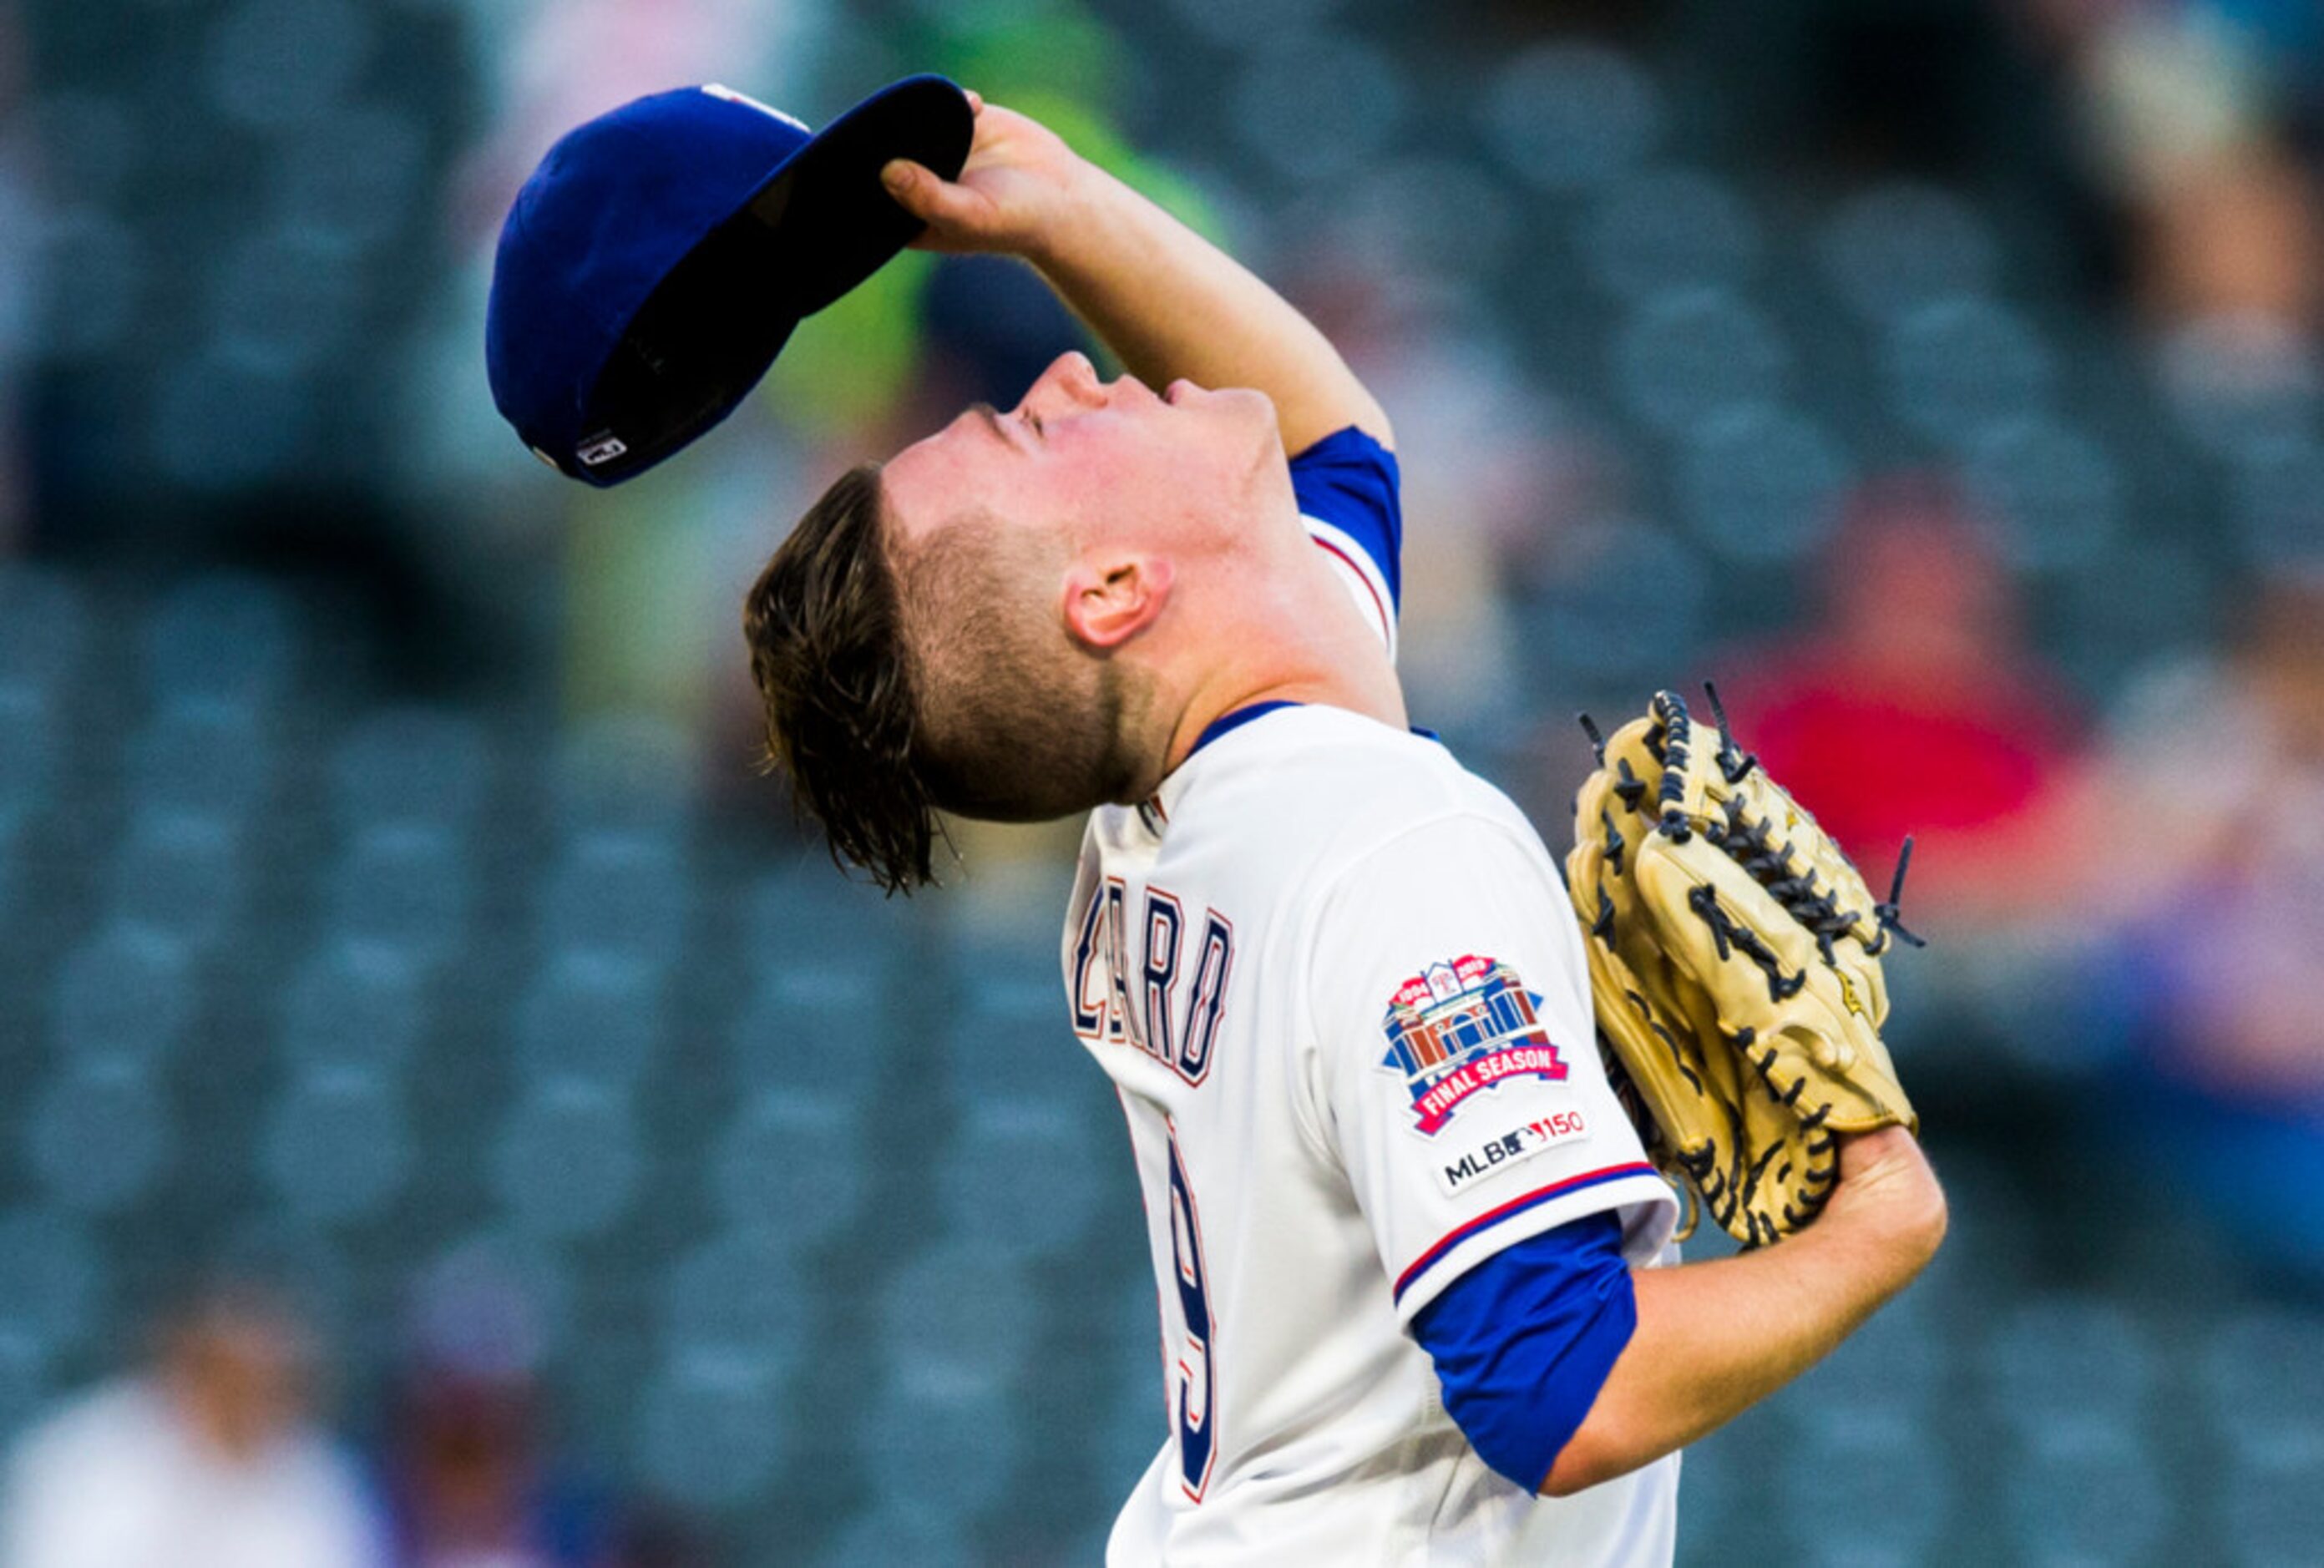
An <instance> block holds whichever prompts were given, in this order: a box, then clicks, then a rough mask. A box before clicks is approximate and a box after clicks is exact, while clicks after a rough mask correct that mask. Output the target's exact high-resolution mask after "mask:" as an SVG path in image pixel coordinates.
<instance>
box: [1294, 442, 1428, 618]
mask: <svg viewBox="0 0 2324 1568" xmlns="http://www.w3.org/2000/svg"><path fill="white" fill-rule="evenodd" d="M1402 488H1403V475H1402V474H1401V473H1400V472H1399V471H1398V469H1397V464H1396V454H1395V453H1393V452H1391V451H1389V450H1388V448H1387V447H1383V446H1381V445H1380V444H1379V442H1378V441H1376V440H1374V439H1372V438H1371V437H1370V436H1369V435H1366V434H1365V433H1364V432H1363V431H1362V430H1360V429H1357V428H1356V427H1355V426H1353V425H1350V426H1349V427H1348V428H1347V429H1344V430H1337V431H1334V432H1333V433H1332V434H1331V435H1328V436H1326V437H1324V438H1323V439H1322V440H1320V441H1318V442H1316V443H1315V444H1314V446H1312V447H1308V448H1307V449H1306V450H1305V451H1304V452H1301V453H1300V454H1299V455H1298V456H1297V457H1294V458H1292V459H1291V489H1292V493H1294V494H1295V495H1296V496H1297V497H1298V501H1299V512H1300V515H1301V516H1303V517H1310V518H1313V519H1314V520H1315V521H1318V522H1324V523H1329V524H1330V525H1331V526H1332V527H1333V528H1335V529H1338V530H1340V531H1341V532H1342V533H1343V534H1345V535H1346V536H1347V538H1348V539H1349V540H1350V541H1351V543H1353V544H1354V545H1355V547H1356V548H1357V549H1359V550H1360V551H1361V552H1362V553H1363V554H1364V556H1365V557H1366V558H1368V559H1369V561H1370V562H1371V565H1372V567H1373V569H1374V570H1376V571H1377V572H1379V575H1380V580H1381V581H1382V582H1383V583H1385V584H1386V585H1387V586H1388V599H1389V609H1390V610H1391V611H1393V610H1394V609H1395V608H1396V603H1397V601H1398V600H1400V599H1401V598H1402V597H1403V595H1404V562H1403V554H1404V503H1403V499H1402V496H1401V493H1400V492H1401V490H1402Z"/></svg>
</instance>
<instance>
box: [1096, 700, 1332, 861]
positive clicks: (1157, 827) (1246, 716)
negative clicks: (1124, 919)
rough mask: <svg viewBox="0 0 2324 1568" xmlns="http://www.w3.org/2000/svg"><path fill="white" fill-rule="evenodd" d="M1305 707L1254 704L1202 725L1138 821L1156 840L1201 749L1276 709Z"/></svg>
mask: <svg viewBox="0 0 2324 1568" xmlns="http://www.w3.org/2000/svg"><path fill="white" fill-rule="evenodd" d="M1305 706H1307V705H1306V704H1305V703H1298V702H1293V701H1291V700H1289V699H1288V698H1284V697H1278V698H1276V699H1274V700H1272V701H1268V702H1255V703H1251V704H1250V705H1249V706H1244V707H1239V708H1235V709H1233V710H1231V712H1228V713H1223V714H1221V715H1219V716H1218V717H1217V718H1214V719H1213V720H1212V721H1211V722H1210V723H1209V724H1205V725H1204V726H1203V733H1201V734H1199V735H1196V736H1195V737H1194V745H1193V746H1191V747H1190V748H1188V750H1187V752H1186V754H1185V756H1184V757H1182V758H1180V759H1179V760H1178V765H1177V766H1176V768H1173V769H1171V770H1170V775H1169V777H1168V778H1167V779H1163V780H1162V783H1161V786H1160V787H1159V788H1158V789H1156V790H1155V791H1154V793H1153V794H1151V795H1149V796H1148V797H1147V798H1146V799H1145V800H1144V802H1142V803H1141V804H1140V805H1139V807H1138V819H1139V821H1140V822H1142V823H1144V824H1145V825H1146V831H1147V832H1148V833H1150V834H1152V835H1155V836H1156V837H1157V838H1159V837H1160V836H1161V835H1162V830H1163V829H1164V828H1165V827H1167V826H1169V823H1170V807H1171V804H1172V803H1173V802H1174V801H1176V799H1177V798H1178V796H1179V794H1180V793H1181V792H1182V791H1183V790H1184V789H1185V779H1186V764H1187V763H1189V762H1192V761H1194V759H1195V758H1196V757H1197V756H1199V755H1201V753H1202V751H1203V747H1205V746H1207V745H1209V744H1210V743H1211V742H1213V741H1215V740H1217V739H1218V738H1219V737H1220V736H1221V735H1228V734H1232V733H1234V732H1235V731H1237V730H1239V729H1240V728H1242V727H1243V725H1245V724H1249V723H1250V722H1251V721H1252V720H1253V719H1263V718H1265V717H1266V716H1267V715H1269V714H1271V713H1274V712H1276V711H1277V709H1279V708H1296V707H1305Z"/></svg>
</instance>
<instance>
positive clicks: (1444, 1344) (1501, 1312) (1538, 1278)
mask: <svg viewBox="0 0 2324 1568" xmlns="http://www.w3.org/2000/svg"><path fill="white" fill-rule="evenodd" d="M1637 1326H1638V1302H1637V1292H1636V1289H1635V1288H1634V1287H1633V1286H1632V1284H1631V1280H1630V1271H1629V1268H1628V1267H1627V1266H1626V1265H1625V1264H1624V1262H1623V1259H1622V1227H1621V1224H1620V1222H1618V1221H1617V1220H1616V1219H1615V1217H1614V1216H1613V1215H1611V1214H1609V1213H1604V1212H1603V1211H1600V1213H1595V1214H1584V1215H1583V1216H1582V1218H1580V1219H1578V1220H1574V1221H1571V1222H1568V1223H1566V1224H1563V1225H1560V1226H1558V1227H1557V1228H1556V1229H1555V1230H1554V1231H1543V1232H1542V1233H1541V1234H1540V1235H1538V1236H1529V1237H1527V1238H1526V1240H1524V1241H1519V1242H1518V1243H1517V1245H1515V1246H1514V1247H1504V1248H1502V1249H1501V1250H1499V1252H1496V1253H1494V1254H1493V1255H1492V1256H1491V1257H1490V1258H1488V1259H1485V1260H1484V1261H1483V1262H1482V1263H1480V1264H1478V1265H1477V1266H1476V1267H1475V1268H1471V1269H1470V1270H1469V1271H1468V1272H1467V1273H1465V1274H1463V1275H1462V1276H1461V1277H1459V1278H1458V1279H1455V1280H1452V1281H1451V1282H1450V1283H1449V1284H1447V1285H1446V1286H1445V1287H1444V1288H1443V1290H1441V1291H1439V1292H1437V1294H1436V1298H1435V1299H1434V1301H1431V1302H1430V1303H1429V1304H1428V1305H1426V1306H1425V1307H1423V1308H1421V1309H1420V1311H1419V1312H1418V1313H1417V1314H1415V1315H1414V1317H1413V1320H1412V1337H1413V1338H1415V1339H1416V1340H1418V1341H1419V1342H1420V1346H1421V1348H1422V1349H1423V1350H1425V1351H1427V1352H1428V1358H1429V1360H1431V1361H1432V1362H1434V1364H1435V1367H1436V1380H1437V1384H1438V1387H1439V1388H1441V1389H1442V1390H1443V1401H1444V1413H1445V1414H1446V1415H1448V1416H1452V1420H1453V1422H1454V1424H1455V1425H1458V1426H1459V1427H1460V1428H1461V1432H1462V1435H1463V1436H1465V1437H1466V1438H1468V1440H1469V1446H1470V1447H1471V1448H1473V1449H1475V1450H1476V1451H1477V1457H1478V1458H1480V1459H1481V1460H1483V1461H1484V1462H1486V1463H1487V1464H1489V1465H1490V1466H1492V1468H1493V1469H1494V1470H1495V1471H1499V1473H1500V1474H1502V1475H1504V1476H1506V1477H1508V1479H1509V1480H1512V1481H1515V1482H1516V1483H1517V1485H1519V1486H1521V1487H1523V1488H1525V1490H1527V1491H1539V1490H1541V1487H1542V1483H1543V1482H1544V1481H1545V1480H1547V1479H1548V1477H1549V1472H1550V1469H1551V1467H1552V1466H1554V1465H1555V1464H1556V1462H1557V1456H1558V1455H1559V1454H1560V1453H1563V1452H1564V1449H1565V1445H1566V1444H1567V1443H1569V1442H1571V1441H1572V1438H1573V1434H1575V1433H1576V1432H1578V1431H1580V1430H1581V1429H1582V1422H1583V1421H1584V1420H1585V1419H1587V1418H1588V1416H1589V1415H1590V1407H1591V1405H1593V1404H1595V1403H1596V1402H1597V1399H1598V1390H1599V1389H1600V1388H1604V1387H1605V1386H1606V1379H1607V1377H1608V1375H1609V1374H1610V1373H1611V1372H1612V1371H1613V1370H1614V1363H1615V1362H1616V1361H1617V1360H1620V1359H1621V1355H1622V1351H1624V1350H1625V1349H1627V1348H1628V1345H1629V1342H1630V1336H1631V1335H1632V1334H1633V1333H1636V1332H1637Z"/></svg>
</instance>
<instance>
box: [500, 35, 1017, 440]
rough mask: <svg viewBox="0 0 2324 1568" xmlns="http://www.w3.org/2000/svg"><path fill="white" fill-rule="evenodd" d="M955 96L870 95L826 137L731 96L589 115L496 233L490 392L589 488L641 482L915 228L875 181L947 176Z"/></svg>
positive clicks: (959, 152) (964, 147) (920, 87)
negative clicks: (913, 172) (921, 167)
mask: <svg viewBox="0 0 2324 1568" xmlns="http://www.w3.org/2000/svg"><path fill="white" fill-rule="evenodd" d="M974 134H975V117H974V115H973V112H972V111H971V109H970V107H969V104H968V96H967V95H966V94H965V93H964V92H962V91H961V89H960V88H958V87H956V86H954V84H953V83H951V82H949V81H947V80H945V78H942V77H937V76H915V77H908V78H905V79H904V80H902V81H899V82H896V83H894V84H892V85H890V86H889V87H886V88H881V90H880V91H879V92H877V93H874V94H873V95H872V96H871V97H868V98H866V99H864V100H863V102H862V103H860V104H858V105H856V106H855V107H853V108H852V109H850V110H848V111H847V113H846V114H844V115H841V116H840V117H839V118H838V119H836V120H834V121H833V122H832V123H831V124H830V125H827V126H825V128H824V129H823V130H822V132H820V133H816V132H811V131H809V130H808V129H807V126H806V125H803V124H801V123H800V122H799V121H798V120H796V119H793V118H792V117H791V116H790V115H786V114H784V113H783V112H782V111H780V110H779V109H773V108H770V107H768V106H766V105H764V104H761V103H760V102H758V101H757V100H756V99H753V98H751V97H746V96H744V95H743V94H741V93H738V92H735V91H733V89H731V88H723V87H716V86H710V87H694V88H678V89H677V90H675V91H672V92H666V93H655V94H652V95H650V96H649V97H642V98H639V99H637V100H636V101H634V102H632V103H630V104H625V105H623V106H622V107H621V108H618V109H615V110H613V112H612V113H610V114H606V115H599V116H598V117H597V118H596V119H594V120H592V121H590V122H589V123H588V124H587V125H583V126H581V127H580V128H579V129H577V130H576V131H573V132H570V133H568V134H567V135H566V136H564V137H563V138H562V139H561V140H559V141H558V143H557V145H555V146H554V147H551V148H550V149H549V155H548V156H547V157H545V158H543V159H542V160H541V161H540V167H539V169H537V170H535V171H533V174H532V178H531V179H530V180H526V181H525V183H524V188H523V189H521V190H520V191H518V192H517V198H516V204H515V206H513V207H512V208H510V210H509V216H508V221H507V222H506V223H505V224H504V225H503V226H502V228H501V239H500V249H499V252H498V254H496V256H495V257H494V259H493V288H492V299H491V301H490V303H489V305H488V306H487V308H486V312H485V319H484V364H485V369H486V372H487V374H489V375H490V377H491V379H492V386H493V402H494V403H496V404H498V405H499V407H500V410H501V412H502V414H503V415H504V416H506V418H507V420H508V421H509V423H510V424H512V425H514V426H515V427H516V432H517V434H518V435H519V436H521V437H522V438H523V439H524V443H525V445H526V446H528V447H531V448H532V450H533V452H534V454H535V455H536V456H538V457H539V458H540V459H541V460H542V461H543V462H546V463H548V464H549V465H550V466H552V467H555V468H557V469H558V470H559V471H560V472H562V473H565V474H568V475H572V476H573V477H574V478H576V479H580V480H584V481H586V482H587V483H588V484H595V485H600V486H604V485H612V484H620V483H621V482H622V480H624V479H628V478H631V477H633V476H634V475H639V474H642V473H644V472H645V471H646V470H647V469H648V468H650V467H652V466H654V465H655V464H657V463H659V462H660V461H661V460H662V459H663V458H665V457H669V456H670V455H671V454H672V453H674V452H676V451H678V449H679V448H680V447H684V446H686V445H687V443H688V442H690V441H692V440H693V439H694V438H696V436H699V435H701V434H702V433H703V432H704V431H705V430H707V429H710V428H711V427H712V426H713V425H715V424H717V423H718V422H719V421H720V420H724V418H725V417H726V416H727V415H728V414H730V413H732V412H733V410H734V406H735V405H736V404H737V403H739V402H741V401H742V399H743V398H744V397H745V396H746V395H748V394H749V392H750V391H751V389H752V387H754V386H756V385H757V384H758V383H759V379H760V378H761V376H763V375H765V374H766V373H767V367H768V366H769V365H770V364H773V363H774V360H775V355H777V354H779V353H780V352H781V350H782V346H783V345H784V344H785V343H786V342H788V340H789V338H790V335H791V331H792V329H793V328H794V327H797V326H798V324H799V322H800V320H801V319H802V318H806V317H807V316H811V315H813V314H814V313H815V312H816V311H817V310H820V309H823V308H824V307H825V306H826V305H828V304H830V303H831V302H832V301H833V300H837V299H838V298H839V297H840V296H841V295H843V294H844V293H846V292H847V291H849V290H851V289H853V288H854V287H855V285H856V284H858V283H860V282H862V281H863V280H864V279H866V278H868V277H870V276H871V274H872V273H873V272H878V271H879V270H880V268H881V267H882V266H883V265H885V264H886V263H887V262H888V260H889V258H890V257H892V256H893V255H895V254H896V253H897V252H898V251H900V250H902V249H903V248H904V247H905V246H906V245H907V244H910V243H911V242H912V240H913V238H914V237H915V236H916V235H918V234H919V232H920V230H921V229H922V228H923V227H924V225H923V224H922V223H921V222H920V220H919V219H918V218H917V217H913V216H912V215H911V214H910V213H908V212H907V211H905V210H904V209H903V208H901V207H899V206H898V205H897V204H896V202H895V200H894V198H891V197H890V195H889V194H888V191H887V189H886V187H884V186H882V185H881V183H880V171H881V168H882V167H883V166H884V165H885V164H886V163H887V162H888V161H890V159H894V158H909V159H912V160H913V161H916V162H919V163H923V164H926V165H927V167H928V168H930V169H933V170H934V171H936V173H938V174H940V175H942V176H943V177H944V178H945V179H946V180H951V179H954V178H956V177H957V176H958V175H959V173H960V171H961V169H962V167H963V166H964V164H965V163H966V162H967V161H968V149H969V143H970V142H971V140H972V139H973V136H974Z"/></svg>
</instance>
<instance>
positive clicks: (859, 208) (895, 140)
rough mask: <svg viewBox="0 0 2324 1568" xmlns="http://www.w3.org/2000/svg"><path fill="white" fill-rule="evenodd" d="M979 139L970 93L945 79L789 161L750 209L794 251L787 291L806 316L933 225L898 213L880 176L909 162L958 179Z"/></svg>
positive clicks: (907, 83)
mask: <svg viewBox="0 0 2324 1568" xmlns="http://www.w3.org/2000/svg"><path fill="white" fill-rule="evenodd" d="M975 136H976V116H975V115H974V113H973V111H972V110H971V109H970V107H969V105H968V95H967V94H966V93H964V92H963V91H962V90H961V89H960V88H958V87H957V86H955V85H954V84H953V83H952V82H950V81H947V80H946V79H945V78H943V77H939V76H916V77H907V78H904V79H903V80H902V81H899V82H896V83H894V84H892V85H891V86H890V87H887V88H882V89H881V91H879V92H877V93H874V94H873V95H872V96H871V97H868V98H866V99H864V100H863V101H862V103H860V104H858V105H856V106H855V107H853V108H852V109H850V110H848V111H847V113H846V114H844V115H841V116H840V117H839V118H838V119H836V120H834V121H833V122H832V123H831V124H830V125H826V126H825V127H824V128H823V130H822V131H820V132H818V133H817V134H816V136H815V137H814V139H813V140H811V141H809V142H808V143H807V145H805V146H804V147H801V148H800V149H799V150H798V152H794V153H792V154H791V156H790V157H789V158H788V159H787V160H785V161H784V162H783V165H782V167H781V168H780V169H779V170H778V171H776V172H775V174H774V175H773V177H772V178H771V179H770V180H768V182H767V184H766V185H765V186H764V187H762V188H761V189H760V191H759V193H758V194H757V195H756V196H754V197H752V198H751V202H750V204H749V208H748V209H747V210H748V211H749V212H750V213H751V214H752V217H754V218H755V219H756V220H757V221H758V222H760V223H761V224H762V225H764V226H766V228H767V229H768V231H769V232H770V234H772V235H780V236H782V237H783V239H784V241H785V242H786V243H785V244H783V245H782V247H781V249H782V252H783V254H784V255H785V257H786V262H785V265H784V269H783V270H784V274H785V277H784V282H785V286H786V288H785V291H786V293H787V295H788V298H789V300H790V302H791V305H792V307H793V308H794V309H797V311H798V314H799V315H801V316H812V315H814V314H815V313H816V311H817V310H820V309H823V308H824V307H825V306H826V305H829V304H830V303H832V302H833V301H834V300H837V299H839V298H840V297H841V296H842V295H844V294H845V293H847V292H848V291H850V290H852V289H853V288H854V287H855V286H856V285H857V284H858V283H861V282H862V281H863V280H864V279H866V278H868V277H870V276H871V274H872V273H874V272H878V271H879V270H880V269H881V267H883V266H885V265H887V263H889V261H890V260H891V259H892V258H893V257H894V256H895V254H896V253H897V252H899V251H900V250H902V249H903V248H904V247H905V246H906V245H908V244H911V243H912V241H913V240H915V239H917V238H918V237H919V235H920V232H921V230H923V229H924V228H926V227H927V225H925V224H923V223H922V222H921V221H920V220H919V219H918V218H917V217H913V216H912V215H911V214H910V213H908V212H907V211H905V210H904V209H903V208H901V207H899V206H898V205H897V204H896V199H895V198H893V197H891V196H890V195H889V194H888V189H887V187H886V186H884V185H882V184H881V183H880V171H881V170H882V169H884V168H885V167H887V165H888V164H889V163H890V161H892V160H895V159H898V158H908V159H910V160H911V161H914V162H916V163H920V164H925V165H926V166H927V167H928V168H929V169H932V170H934V171H936V173H937V174H938V175H940V176H941V177H943V178H944V179H946V180H952V179H955V178H957V177H958V176H959V174H960V171H961V170H962V169H963V168H964V167H965V166H966V165H967V162H968V150H969V145H970V143H972V142H973V140H974V139H975Z"/></svg>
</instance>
